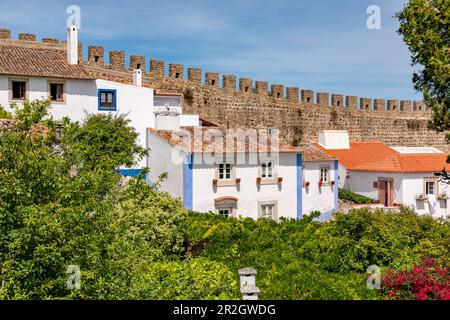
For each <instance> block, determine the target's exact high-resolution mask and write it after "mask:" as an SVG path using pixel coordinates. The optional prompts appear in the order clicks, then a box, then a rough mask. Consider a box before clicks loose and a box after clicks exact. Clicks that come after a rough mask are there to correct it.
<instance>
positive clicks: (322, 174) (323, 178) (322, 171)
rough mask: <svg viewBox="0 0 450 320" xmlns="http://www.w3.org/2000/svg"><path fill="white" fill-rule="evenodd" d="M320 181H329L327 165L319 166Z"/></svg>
mask: <svg viewBox="0 0 450 320" xmlns="http://www.w3.org/2000/svg"><path fill="white" fill-rule="evenodd" d="M320 182H322V183H328V182H330V168H329V167H322V168H320Z"/></svg>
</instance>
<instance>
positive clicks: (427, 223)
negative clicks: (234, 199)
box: [185, 208, 450, 299]
mask: <svg viewBox="0 0 450 320" xmlns="http://www.w3.org/2000/svg"><path fill="white" fill-rule="evenodd" d="M185 223H186V230H187V233H188V236H189V239H190V241H191V242H192V243H193V244H202V245H201V246H199V247H200V248H203V249H200V250H198V251H196V252H193V253H191V254H192V255H193V256H194V257H204V258H207V259H210V260H214V261H219V262H221V263H223V264H225V265H226V266H227V267H228V269H230V270H238V269H240V268H243V267H254V268H256V269H257V271H258V275H257V285H258V287H259V288H260V289H261V298H263V299H380V298H384V297H385V296H384V295H383V293H382V292H380V291H377V290H369V289H367V287H366V280H367V277H368V275H367V274H366V269H367V267H369V266H370V265H373V264H375V265H378V266H379V267H381V268H382V269H383V268H386V267H391V268H394V269H396V270H406V269H408V268H411V267H412V266H413V265H414V264H416V263H418V261H420V260H421V259H423V257H426V256H428V255H432V256H433V257H435V258H439V257H449V256H450V252H449V248H448V243H449V241H450V223H449V222H448V221H436V220H433V219H432V218H431V217H427V216H418V215H417V214H415V213H414V212H412V211H411V210H410V209H408V208H401V212H400V213H396V212H384V211H383V210H375V211H372V210H369V209H355V210H350V212H349V213H346V214H341V213H337V214H335V216H334V219H333V221H330V222H329V223H326V224H323V223H320V222H315V221H312V220H311V219H308V217H305V218H304V219H302V220H300V221H299V220H282V221H281V222H279V223H276V222H274V221H271V220H257V221H254V220H252V219H230V218H222V217H218V216H217V215H214V214H201V213H193V214H191V216H190V218H189V219H188V220H187V221H186V222H185ZM236 279H237V276H236ZM236 292H237V293H236V294H238V288H236Z"/></svg>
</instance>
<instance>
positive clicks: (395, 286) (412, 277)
mask: <svg viewBox="0 0 450 320" xmlns="http://www.w3.org/2000/svg"><path fill="white" fill-rule="evenodd" d="M382 285H383V291H384V293H386V294H387V295H388V297H389V298H390V299H411V300H412V299H415V300H450V274H449V261H444V262H442V263H438V262H437V261H436V260H434V259H432V258H428V259H425V260H424V261H423V262H422V263H421V264H420V265H417V266H415V267H414V268H413V269H412V270H411V271H409V272H394V271H393V270H391V269H389V270H387V272H386V274H385V275H384V276H383V278H382Z"/></svg>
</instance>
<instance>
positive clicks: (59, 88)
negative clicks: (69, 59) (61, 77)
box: [50, 83, 64, 102]
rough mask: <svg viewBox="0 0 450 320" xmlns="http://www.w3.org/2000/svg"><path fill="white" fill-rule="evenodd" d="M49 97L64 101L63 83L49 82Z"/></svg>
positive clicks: (53, 99)
mask: <svg viewBox="0 0 450 320" xmlns="http://www.w3.org/2000/svg"><path fill="white" fill-rule="evenodd" d="M50 98H51V100H52V101H57V102H64V84H62V83H50Z"/></svg>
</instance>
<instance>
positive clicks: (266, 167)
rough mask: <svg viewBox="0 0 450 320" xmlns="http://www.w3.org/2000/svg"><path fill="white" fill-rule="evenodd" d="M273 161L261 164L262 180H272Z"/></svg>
mask: <svg viewBox="0 0 450 320" xmlns="http://www.w3.org/2000/svg"><path fill="white" fill-rule="evenodd" d="M272 177H273V174H272V161H264V162H262V163H261V178H272Z"/></svg>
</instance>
